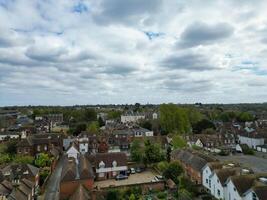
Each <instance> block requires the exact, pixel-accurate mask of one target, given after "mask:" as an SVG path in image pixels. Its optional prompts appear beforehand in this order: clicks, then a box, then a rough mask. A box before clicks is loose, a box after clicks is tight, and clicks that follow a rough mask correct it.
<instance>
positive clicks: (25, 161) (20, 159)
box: [13, 155, 34, 164]
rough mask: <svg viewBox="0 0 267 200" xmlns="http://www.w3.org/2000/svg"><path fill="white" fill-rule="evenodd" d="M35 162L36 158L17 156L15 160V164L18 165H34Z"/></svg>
mask: <svg viewBox="0 0 267 200" xmlns="http://www.w3.org/2000/svg"><path fill="white" fill-rule="evenodd" d="M33 160H34V158H33V157H32V156H19V155H16V156H15V157H14V159H13V162H14V163H18V164H33Z"/></svg>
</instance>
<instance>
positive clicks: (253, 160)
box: [216, 154, 267, 173]
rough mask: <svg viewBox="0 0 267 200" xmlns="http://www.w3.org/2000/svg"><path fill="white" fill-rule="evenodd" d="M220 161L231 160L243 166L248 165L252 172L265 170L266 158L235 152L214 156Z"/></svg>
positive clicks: (266, 167)
mask: <svg viewBox="0 0 267 200" xmlns="http://www.w3.org/2000/svg"><path fill="white" fill-rule="evenodd" d="M216 158H217V159H219V160H220V161H232V162H237V163H240V164H241V165H242V166H243V167H249V168H251V169H252V170H253V171H254V172H257V173H261V172H267V159H265V158H262V157H257V156H251V155H243V154H235V155H232V156H216Z"/></svg>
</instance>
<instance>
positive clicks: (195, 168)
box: [171, 150, 215, 185]
mask: <svg viewBox="0 0 267 200" xmlns="http://www.w3.org/2000/svg"><path fill="white" fill-rule="evenodd" d="M171 160H177V161H179V162H180V164H181V165H182V167H183V169H184V171H185V174H186V175H187V176H188V177H189V178H190V179H191V181H192V182H194V183H195V184H197V185H199V184H201V183H202V169H203V167H204V166H205V165H206V164H207V163H208V162H213V161H215V159H213V158H211V157H208V156H206V155H203V154H200V153H197V152H193V151H189V150H175V151H173V152H172V153H171Z"/></svg>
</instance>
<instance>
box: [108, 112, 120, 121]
mask: <svg viewBox="0 0 267 200" xmlns="http://www.w3.org/2000/svg"><path fill="white" fill-rule="evenodd" d="M121 114H122V112H121V111H110V112H108V119H117V118H119V117H120V116H121Z"/></svg>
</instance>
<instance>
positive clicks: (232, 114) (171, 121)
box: [159, 104, 255, 134]
mask: <svg viewBox="0 0 267 200" xmlns="http://www.w3.org/2000/svg"><path fill="white" fill-rule="evenodd" d="M159 111H160V128H161V133H163V134H168V133H179V134H183V133H196V134H198V133H202V132H203V131H206V132H209V133H212V130H215V125H214V121H222V122H247V121H253V120H255V117H254V116H253V115H252V114H251V113H250V112H241V111H225V110H223V109H212V110H209V109H203V108H201V109H199V108H195V107H192V106H177V105H175V104H162V105H160V108H159Z"/></svg>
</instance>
